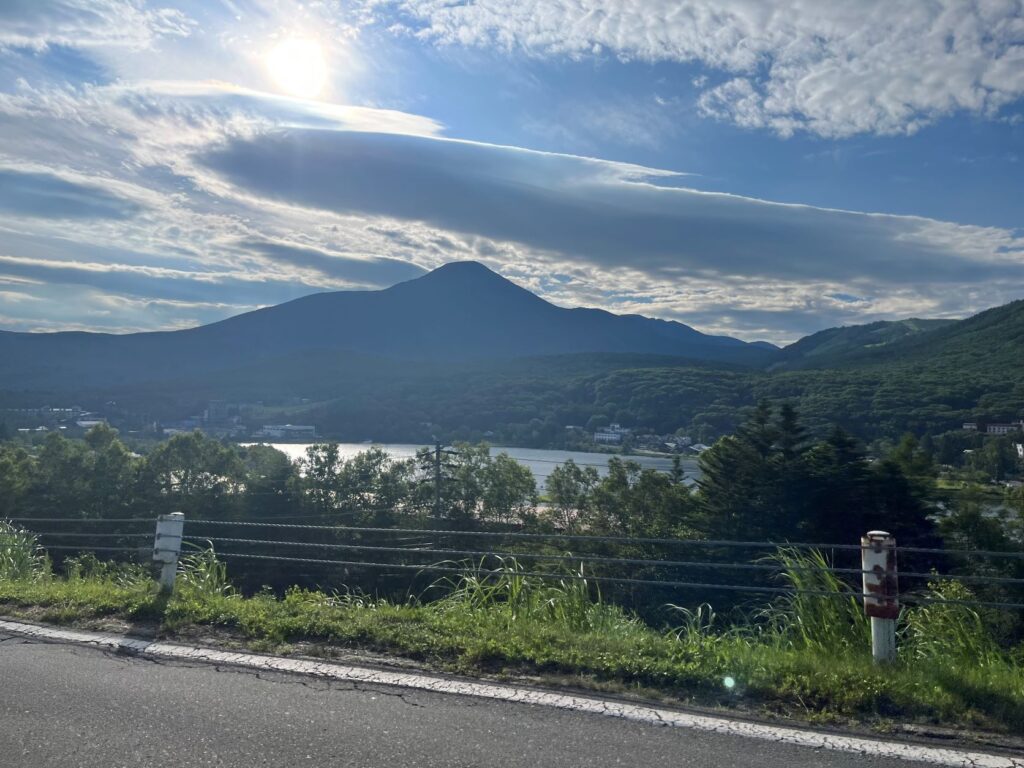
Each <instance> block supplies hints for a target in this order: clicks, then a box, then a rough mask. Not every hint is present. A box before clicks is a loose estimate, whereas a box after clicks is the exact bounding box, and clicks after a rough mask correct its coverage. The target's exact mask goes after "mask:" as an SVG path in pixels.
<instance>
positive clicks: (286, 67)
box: [267, 37, 327, 99]
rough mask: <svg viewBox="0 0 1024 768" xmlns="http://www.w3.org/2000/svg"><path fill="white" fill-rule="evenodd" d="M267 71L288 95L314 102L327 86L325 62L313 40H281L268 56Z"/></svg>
mask: <svg viewBox="0 0 1024 768" xmlns="http://www.w3.org/2000/svg"><path fill="white" fill-rule="evenodd" d="M267 71H268V72H269V73H270V77H271V78H272V79H273V81H274V83H275V84H276V85H277V87H278V88H280V89H281V90H282V91H284V92H285V93H287V94H289V95H290V96H298V97H299V98H300V99H313V98H316V97H317V96H319V95H320V94H321V93H322V92H323V90H324V86H325V85H327V59H326V57H325V56H324V51H323V48H322V47H321V46H320V43H318V42H317V41H316V40H311V39H309V38H298V37H296V38H290V39H288V40H283V41H281V42H280V43H278V44H277V45H275V46H274V47H273V48H271V49H270V52H269V53H268V54H267Z"/></svg>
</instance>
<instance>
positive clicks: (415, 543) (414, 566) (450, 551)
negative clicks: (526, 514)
mask: <svg viewBox="0 0 1024 768" xmlns="http://www.w3.org/2000/svg"><path fill="white" fill-rule="evenodd" d="M274 519H275V520H279V519H281V518H274ZM7 522H12V523H22V524H24V523H30V524H44V523H45V524H54V523H63V524H66V525H75V526H78V525H80V524H87V525H97V526H102V525H124V524H128V525H130V526H134V525H141V524H148V525H152V524H153V523H154V519H153V518H143V517H125V518H80V519H79V518H66V517H65V518H56V517H54V518H7ZM185 524H186V527H187V528H192V529H193V530H195V527H199V528H200V529H201V528H202V527H204V526H213V527H217V526H226V527H238V528H257V529H263V530H276V531H282V532H285V531H294V532H296V533H298V532H310V533H313V532H315V533H317V534H323V533H327V532H330V533H335V534H339V533H347V534H379V535H387V536H391V537H396V538H397V542H398V543H401V542H402V541H403V539H404V543H405V544H404V546H383V545H379V544H361V543H341V542H337V543H336V542H324V541H295V540H282V539H268V538H245V537H234V536H219V535H213V536H209V537H207V536H202V535H201V534H191V535H186V536H185V537H184V539H183V543H187V544H189V545H191V546H202V545H203V544H204V543H206V542H209V543H210V544H211V545H212V544H227V545H243V546H248V547H275V548H280V547H284V548H297V549H318V550H324V551H338V552H365V553H367V558H366V559H362V560H348V559H327V558H316V557H293V556H288V555H283V554H260V553H252V552H249V553H246V552H237V551H230V552H220V551H218V552H217V556H218V557H223V558H228V559H240V560H257V561H273V562H291V563H298V564H305V565H317V566H330V567H340V568H346V569H352V568H367V569H378V570H400V571H417V572H424V573H434V572H436V573H449V574H465V573H467V572H472V573H475V574H480V575H499V574H503V573H508V571H507V570H503V569H500V568H484V567H483V564H484V561H485V560H486V559H487V558H503V559H516V560H526V561H534V562H539V563H542V562H547V563H560V564H577V563H578V564H579V565H580V566H581V568H582V566H583V565H584V564H592V565H600V566H610V567H614V566H622V567H624V568H625V567H629V568H634V569H652V570H662V571H663V570H664V569H673V568H675V569H694V570H701V569H706V570H709V571H736V572H751V573H765V574H775V575H778V574H781V573H783V572H785V571H812V572H813V571H820V570H823V569H822V568H820V567H818V566H802V565H798V564H797V565H786V564H783V563H769V562H765V559H767V558H766V557H762V558H761V559H760V560H759V561H757V560H755V561H754V562H735V561H732V562H725V561H722V560H697V559H686V560H682V559H659V558H640V557H617V556H613V555H601V554H591V553H584V554H572V553H571V552H564V551H563V552H560V553H552V552H536V551H509V550H507V549H505V550H500V551H499V550H496V549H491V548H472V549H471V548H459V547H450V546H437V545H436V543H435V541H434V540H435V539H437V538H468V539H476V540H486V541H509V542H524V544H525V543H534V544H538V545H542V546H549V547H553V546H555V545H558V544H567V543H574V544H591V543H593V544H609V545H621V546H625V547H636V546H640V545H651V546H669V547H698V548H721V549H733V550H735V549H746V550H769V549H772V550H774V549H779V548H784V549H793V550H803V551H810V550H818V551H825V552H829V551H831V552H844V553H852V552H859V551H861V549H862V547H861V546H859V545H856V544H822V543H806V542H786V541H783V542H774V541H744V540H721V539H718V540H716V539H711V540H708V539H679V538H658V537H628V536H606V535H589V534H560V533H534V532H524V531H465V530H451V529H440V530H434V529H429V528H385V527H371V526H354V525H310V524H299V523H281V522H264V521H261V520H257V519H252V520H245V521H241V520H186V523H185ZM29 533H31V534H32V535H34V536H36V537H38V540H39V541H40V542H41V543H40V546H42V547H43V548H44V549H52V550H58V551H69V552H73V551H94V552H111V553H115V552H120V553H124V552H130V553H134V554H136V555H140V554H143V553H145V552H146V551H147V550H148V551H152V547H151V546H146V545H145V543H141V542H140V544H139V545H137V546H117V545H113V543H112V544H111V545H106V544H100V545H95V544H93V543H92V542H94V541H110V540H114V541H125V540H131V539H149V538H150V537H152V536H153V535H154V534H153V533H151V532H133V531H128V532H109V531H102V530H98V531H52V530H51V531H42V532H35V531H31V532H29ZM11 540H16V537H12V536H11V535H10V534H0V546H2V545H3V543H4V542H5V541H11ZM69 540H73V541H78V542H79V543H78V544H71V543H53V542H64V541H69ZM897 552H905V553H915V554H938V555H957V556H964V557H974V556H976V557H985V558H996V559H998V558H1006V559H1008V560H1015V559H1024V552H1016V551H1013V552H1008V551H993V550H973V549H943V548H934V547H903V546H898V547H897ZM374 554H381V555H383V554H387V555H401V556H403V557H404V558H408V557H427V556H430V557H442V558H446V561H445V562H442V563H438V562H432V563H414V562H394V563H385V562H379V561H374V560H371V559H370V558H371V557H372V556H373V555H374ZM451 558H480V559H481V562H480V563H479V564H478V566H477V567H473V566H469V565H467V564H465V563H456V562H454V561H453V560H451ZM824 570H827V571H828V572H830V573H833V574H836V575H839V576H843V577H855V576H861V575H862V574H864V573H866V572H865V571H864V570H862V569H861V568H848V567H837V566H833V565H831V564H830V565H827V567H826V568H825V569H824ZM515 573H516V574H517V575H520V576H523V577H531V578H539V579H556V580H566V579H576V580H582V581H587V582H593V583H598V584H600V583H608V584H620V585H634V586H645V587H663V588H681V589H682V588H685V589H703V590H718V591H726V592H742V593H752V594H758V593H760V594H772V595H790V596H792V595H797V594H800V595H809V596H816V597H829V598H840V599H844V600H845V599H857V600H860V599H862V598H863V594H862V593H861V592H860V591H859V590H854V589H852V588H851V589H848V590H839V591H824V590H813V589H800V588H798V587H794V586H777V587H776V586H760V585H748V584H735V583H715V582H705V581H690V580H679V579H671V578H635V577H630V576H612V575H602V574H585V573H582V571H580V572H572V571H566V572H558V573H555V572H550V571H528V570H518V569H517V570H516V571H515ZM898 577H899V578H901V579H903V578H906V579H927V580H942V579H952V580H956V581H961V582H964V583H970V584H979V585H998V586H1020V585H1024V578H1015V577H1012V576H995V575H984V574H950V573H938V572H922V571H899V572H898ZM847 586H848V585H847ZM899 599H900V600H901V601H903V602H906V603H907V604H909V605H933V604H936V605H965V606H971V607H991V608H1001V609H1013V610H1019V609H1024V603H1018V602H1013V601H1001V600H980V599H969V600H967V599H964V600H956V599H946V598H940V597H933V596H929V595H922V594H917V593H915V592H913V591H907V592H903V593H901V594H900V595H899Z"/></svg>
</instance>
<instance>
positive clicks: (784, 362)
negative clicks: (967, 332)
mask: <svg viewBox="0 0 1024 768" xmlns="http://www.w3.org/2000/svg"><path fill="white" fill-rule="evenodd" d="M956 322H957V321H956V320H922V319H918V318H911V319H909V320H895V321H880V322H876V323H869V324H867V325H851V326H842V327H839V328H828V329H826V330H824V331H818V332H817V333H812V334H811V335H810V336H805V337H804V338H802V339H800V340H799V341H796V342H794V343H793V344H790V345H789V346H787V347H784V348H783V349H782V351H781V353H780V354H779V355H778V359H777V360H776V361H775V362H774V363H773V364H772V368H773V369H783V368H785V369H795V368H832V367H838V366H842V365H844V364H850V363H856V362H857V361H864V360H866V359H871V358H873V357H875V356H877V355H878V353H879V352H883V353H884V352H888V351H889V348H892V347H893V346H894V345H895V347H896V348H899V347H900V346H901V344H900V343H901V342H904V341H905V340H907V339H914V338H917V337H924V336H926V335H927V334H929V333H931V332H932V331H935V330H938V329H939V328H944V327H946V326H949V325H952V324H955V323H956Z"/></svg>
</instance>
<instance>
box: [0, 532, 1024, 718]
mask: <svg viewBox="0 0 1024 768" xmlns="http://www.w3.org/2000/svg"><path fill="white" fill-rule="evenodd" d="M776 557H777V558H778V559H779V560H780V562H781V563H782V564H783V565H784V566H787V567H788V568H789V570H788V571H787V573H788V578H789V579H790V580H791V581H792V582H793V583H794V586H796V585H798V584H799V585H802V586H805V587H807V588H813V589H815V590H821V589H825V590H829V589H835V590H839V589H845V587H844V586H843V585H842V584H841V583H840V582H838V581H835V580H834V577H833V576H832V575H831V574H830V573H828V572H826V571H824V570H818V571H814V570H811V571H808V570H804V569H806V568H807V567H808V566H812V565H814V564H819V565H821V564H824V561H823V560H821V559H820V555H817V554H816V553H812V554H811V555H810V556H808V555H804V554H800V553H796V552H793V551H785V550H783V551H780V552H779V553H778V554H777V555H776ZM463 566H464V567H465V572H464V573H463V574H461V575H460V576H458V577H455V578H452V579H445V580H442V581H440V582H438V583H437V584H436V585H435V587H434V588H432V589H431V590H430V592H431V593H434V592H436V595H435V594H427V595H424V596H423V598H422V599H410V600H408V601H405V602H401V603H395V602H389V601H387V600H383V599H377V598H373V597H369V596H365V595H359V594H351V593H340V594H339V593H333V594H328V593H325V592H320V591H311V590H303V589H297V588H296V589H292V590H290V591H288V592H287V593H286V594H285V595H284V596H283V597H277V596H275V595H274V594H272V593H270V592H262V593H257V594H255V595H252V596H243V595H241V594H239V593H238V592H237V591H235V590H234V589H233V588H232V587H231V585H230V583H229V582H228V580H227V573H226V571H225V570H224V567H223V564H221V563H219V561H217V559H216V557H215V556H214V555H213V553H212V552H208V553H201V554H198V555H195V556H192V557H190V558H189V559H188V560H186V561H185V562H184V563H183V572H182V574H181V577H180V578H179V581H178V586H177V588H176V589H175V593H174V595H173V596H172V597H170V598H169V599H167V598H164V597H162V596H161V595H160V594H159V592H158V590H157V588H156V585H155V584H154V583H153V581H152V580H151V579H150V578H149V577H148V575H147V574H146V573H145V571H144V569H142V568H140V567H138V566H135V567H132V566H128V567H123V566H117V565H111V564H106V563H101V562H99V561H96V560H95V559H91V558H85V559H79V560H77V561H73V563H72V565H71V568H70V570H69V573H68V574H67V575H66V576H56V575H53V574H52V573H50V571H49V568H48V564H47V563H41V564H40V565H39V568H38V569H37V570H35V571H32V572H29V573H25V572H22V573H20V574H15V578H4V577H0V613H2V614H7V615H18V614H21V615H25V613H24V612H25V611H26V610H28V609H31V610H32V613H31V615H32V617H33V618H36V619H40V620H43V621H52V622H61V623H74V622H76V621H82V620H86V619H95V618H97V617H118V618H121V619H124V620H127V621H146V622H153V623H157V624H158V625H159V627H160V629H161V631H162V632H163V633H164V634H166V635H168V636H174V635H181V634H189V633H195V632H196V631H197V630H202V629H203V628H206V629H207V630H208V629H210V628H220V629H222V630H228V631H230V632H231V633H232V634H233V635H234V636H240V637H241V638H244V639H245V641H247V642H249V643H250V644H252V645H254V646H257V647H259V648H261V649H264V650H270V649H277V650H287V646H288V644H291V643H298V642H312V643H319V644H323V645H324V646H325V647H326V646H334V647H337V646H340V647H345V648H359V649H365V650H373V651H378V652H384V653H389V654H394V655H400V656H404V657H408V658H412V659H415V660H419V661H421V662H425V663H427V664H429V665H432V666H434V667H438V668H443V669H447V670H451V671H458V672H463V673H473V672H486V673H492V674H493V673H497V674H510V675H531V676H542V677H547V678H549V679H561V680H566V679H568V680H571V681H572V682H573V683H574V684H577V685H580V686H583V687H593V688H599V689H603V690H608V689H609V688H613V689H617V690H619V691H628V690H637V691H648V692H649V691H657V692H660V693H662V694H665V695H668V696H671V697H673V698H676V699H682V700H688V701H695V702H699V703H702V704H721V705H725V706H729V705H743V706H751V705H753V706H757V707H760V708H762V709H768V710H771V711H775V712H779V713H783V714H795V715H798V716H800V717H801V718H803V719H810V720H813V721H826V720H848V719H857V720H861V721H868V722H872V723H875V724H883V725H884V724H885V723H886V722H892V721H916V722H923V723H932V724H943V725H955V726H971V727H976V728H983V729H989V730H995V731H1000V732H1006V733H1017V734H1019V733H1021V732H1024V649H1021V648H1017V649H1013V650H1008V649H1005V648H1001V647H1000V646H999V645H998V643H997V642H996V641H995V640H994V639H993V636H992V634H991V632H989V630H988V629H987V627H986V623H985V621H984V620H983V619H982V617H980V616H979V615H978V614H976V613H975V612H973V611H972V610H971V609H969V608H967V607H966V606H962V605H931V606H928V607H927V608H912V609H908V610H906V611H905V613H904V618H903V620H902V622H901V630H900V633H901V642H900V654H901V656H900V659H899V661H898V662H897V663H895V664H893V665H890V666H888V667H885V668H879V667H877V666H875V665H873V664H872V662H871V657H870V651H869V644H868V629H867V627H868V625H867V622H866V621H865V620H864V618H863V616H862V614H861V611H860V608H859V606H858V605H857V603H856V602H855V601H853V600H849V599H847V600H844V599H841V598H833V597H813V596H806V595H805V596H800V597H793V598H790V599H787V600H781V601H777V602H775V603H773V604H772V605H771V606H770V607H768V608H765V609H763V610H761V611H760V612H758V613H757V614H755V615H752V616H751V617H750V618H749V620H748V621H746V622H744V623H742V624H739V625H736V624H731V625H722V626H719V620H718V618H717V617H716V616H715V614H714V612H713V610H712V609H711V608H710V607H709V606H706V605H705V606H700V607H698V608H695V609H683V608H676V609H675V615H677V616H678V625H677V626H676V627H674V628H671V629H668V630H664V629H663V630H659V629H655V628H653V627H651V626H649V625H647V624H645V623H643V622H642V621H640V620H639V619H637V618H635V617H633V616H631V615H629V614H628V613H626V612H625V611H623V610H622V609H621V608H619V607H617V606H614V605H610V604H608V603H606V602H603V601H602V600H601V596H600V593H599V591H598V590H597V588H596V585H594V584H588V583H587V582H586V580H585V579H582V578H578V577H580V576H584V574H583V573H581V572H577V573H576V574H571V573H567V574H566V578H565V579H564V580H562V581H559V582H552V581H539V580H536V579H533V578H531V577H529V576H527V575H526V574H524V573H523V572H522V569H521V567H520V566H519V564H518V563H517V562H516V561H514V560H506V561H504V562H503V563H502V565H501V567H500V569H498V570H499V571H500V572H499V573H497V574H494V573H485V572H484V570H483V568H481V567H479V566H475V565H474V564H472V563H469V564H463ZM830 585H831V586H830ZM931 589H932V591H933V593H934V594H935V595H937V596H942V597H947V598H952V599H962V598H963V597H965V596H969V595H970V593H969V592H968V591H967V590H966V588H965V587H963V586H962V585H960V584H956V583H953V582H943V583H936V584H933V585H932V586H931Z"/></svg>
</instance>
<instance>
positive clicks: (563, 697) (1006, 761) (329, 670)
mask: <svg viewBox="0 0 1024 768" xmlns="http://www.w3.org/2000/svg"><path fill="white" fill-rule="evenodd" d="M0 631H3V632H10V633H11V634H16V635H23V636H26V637H33V638H38V639H41V640H52V641H59V642H65V643H79V644H85V645H92V646H96V647H99V648H108V649H111V650H117V649H119V648H125V649H130V650H131V651H133V652H135V653H138V654H141V655H144V656H148V657H152V658H161V659H180V660H185V661H198V662H206V663H211V664H230V665H233V666H241V667H247V668H250V669H260V670H276V671H280V672H292V673H298V674H303V675H312V676H315V677H320V678H327V679H331V680H339V681H346V682H357V683H370V684H376V685H390V686H397V687H401V688H413V689H417V690H422V691H433V692H436V693H451V694H457V695H460V696H476V697H479V698H484V699H495V700H498V701H509V702H515V703H519V704H533V705H538V706H545V707H555V708H557V709H564V710H569V711H573V712H586V713H589V714H595V715H604V716H605V717H619V718H623V719H625V720H631V721H635V722H639V723H645V724H649V725H663V726H669V727H674V728H690V729H693V730H698V731H708V732H712V733H720V734H723V735H728V736H743V737H746V738H752V739H763V740H767V741H773V742H776V743H782V744H793V745H796V746H800V747H810V748H812V749H829V750H834V751H836V752H853V753H856V754H862V755H866V756H870V757H882V758H893V759H899V760H909V761H916V762H920V763H930V764H932V765H943V766H963V768H1024V758H1014V757H1009V756H1006V755H994V754H988V753H984V752H967V751H963V750H958V749H947V748H939V747H925V746H918V745H915V744H901V743H899V742H885V741H876V740H874V739H863V738H858V737H855V736H843V735H839V734H828V733H822V732H818V731H810V730H802V729H799V728H786V727H780V726H774V725H767V724H762V723H750V722H744V721H738V720H729V719H727V718H724V717H712V716H709V715H693V714H687V713H685V712H677V711H674V710H670V709H660V708H657V707H649V706H643V705H639V704H627V703H624V702H618V701H602V700H600V699H594V698H589V697H583V696H571V695H567V694H560V693H549V692H546V691H535V690H530V689H526V688H517V687H515V686H511V685H497V684H493V683H473V682H467V681H461V680H447V679H445V678H442V677H434V676H431V675H424V674H419V673H408V672H388V671H385V670H375V669H366V668H363V667H352V666H348V665H345V664H333V663H328V662H319V661H306V660H302V659H286V658H282V657H278V656H261V655H257V654H251V653H238V652H234V651H217V650H213V649H210V648H201V647H196V646H187V645H179V644H176V643H164V642H155V641H149V640H141V639H138V638H132V637H127V636H124V635H116V634H109V633H100V632H83V631H80V630H68V629H57V628H55V627H44V626H39V625H35V624H25V623H22V622H17V621H7V620H3V619H0Z"/></svg>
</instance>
